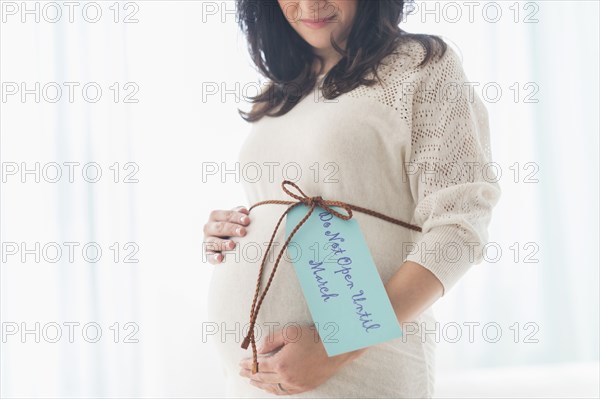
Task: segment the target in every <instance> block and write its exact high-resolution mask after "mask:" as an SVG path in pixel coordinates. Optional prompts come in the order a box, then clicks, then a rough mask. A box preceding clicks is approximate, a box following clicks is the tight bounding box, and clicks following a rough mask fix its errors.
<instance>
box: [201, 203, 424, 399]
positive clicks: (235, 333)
mask: <svg viewBox="0 0 600 399" xmlns="http://www.w3.org/2000/svg"><path fill="white" fill-rule="evenodd" d="M284 211H285V205H262V206H259V207H257V208H254V209H253V210H252V212H251V214H250V219H251V223H250V225H249V226H248V228H247V234H246V236H244V237H234V238H232V239H233V240H234V241H235V242H236V244H237V245H236V249H234V250H232V251H227V252H226V253H225V260H224V262H223V263H221V264H219V265H215V266H214V271H213V275H212V279H211V284H210V289H209V298H208V316H209V320H208V322H209V323H211V325H212V326H213V329H214V328H216V333H215V334H213V335H209V336H208V339H209V340H210V341H211V342H212V343H213V344H214V345H215V346H216V348H217V352H218V355H219V357H220V360H221V364H222V366H223V367H224V371H225V373H226V375H227V377H228V390H229V391H228V392H229V393H230V394H231V395H234V394H235V395H234V396H238V395H242V393H243V392H246V390H248V389H249V391H248V392H246V393H248V394H250V393H252V394H253V395H254V396H255V397H256V396H260V395H258V394H259V393H260V391H258V390H256V389H251V387H250V386H249V385H248V383H247V381H245V380H244V379H243V378H241V377H239V375H238V372H239V366H238V363H239V361H240V360H241V359H242V358H245V357H251V356H252V351H251V349H250V348H248V349H247V350H245V349H242V348H241V343H242V341H243V339H244V337H245V335H246V333H247V331H248V327H249V319H250V309H251V306H252V299H253V297H254V293H255V290H256V280H257V277H258V271H259V268H260V264H261V261H262V257H263V256H264V254H265V251H266V248H267V245H268V242H269V239H270V237H271V235H272V234H273V229H274V228H275V225H276V223H277V220H278V218H279V217H280V216H281V214H282V213H283V212H284ZM356 218H357V219H358V221H359V224H360V226H361V230H362V232H363V234H364V236H365V239H366V240H367V243H368V245H369V248H370V250H371V255H372V256H373V260H374V261H375V264H376V266H377V268H378V270H379V273H380V275H381V278H382V279H383V280H384V281H387V279H388V278H389V277H390V276H391V275H393V273H394V271H395V270H397V268H398V267H399V266H400V264H399V262H401V256H400V255H399V252H398V246H399V243H400V242H401V241H403V240H405V239H406V237H408V236H407V235H406V232H405V231H402V230H398V229H399V227H398V226H394V225H391V224H387V223H386V222H383V221H381V220H377V219H374V218H372V217H371V216H368V215H357V216H356ZM399 233H400V234H399ZM284 242H285V219H284V221H283V222H282V224H281V225H280V227H279V231H278V232H277V234H276V236H275V239H274V241H273V247H272V249H271V251H270V252H269V254H268V257H267V262H266V265H265V268H264V270H263V274H262V279H261V289H260V293H261V294H262V292H263V290H264V287H265V285H266V283H267V281H268V278H269V275H270V273H271V271H272V269H273V264H274V261H275V259H276V257H277V254H278V253H279V251H280V250H281V247H282V246H283V243H284ZM289 255H290V256H291V257H293V256H294V250H293V249H290V253H289ZM432 316H433V315H432V313H431V309H428V310H427V311H426V312H425V313H424V314H423V315H421V316H420V317H419V318H418V319H417V320H416V322H417V324H418V325H419V327H424V326H423V325H422V323H423V322H426V324H427V326H429V327H427V329H429V330H431V328H432V323H434V322H435V319H434V318H433V317H432ZM311 323H312V318H311V316H310V312H309V310H308V307H307V305H306V302H305V299H304V296H303V294H302V290H301V287H300V284H299V282H298V279H297V277H296V273H295V271H294V268H293V265H292V263H291V262H290V260H289V258H288V257H287V256H286V254H284V255H283V256H282V258H281V260H280V262H279V266H278V268H277V272H276V274H275V277H274V279H273V281H272V283H271V286H270V288H269V291H268V293H267V295H266V297H265V300H264V302H263V304H262V306H261V308H260V312H259V315H258V319H257V327H256V330H255V331H256V341H257V343H259V342H260V341H261V339H263V338H264V337H265V335H266V334H267V333H269V332H270V331H273V330H277V329H281V328H285V327H286V326H293V325H298V324H300V325H303V324H311ZM294 332H295V330H290V334H293V333H294ZM411 332H412V331H411ZM434 346H435V345H434V342H431V340H427V343H425V342H424V340H423V341H422V337H421V334H415V333H410V334H406V335H405V336H404V337H403V338H399V339H395V340H392V341H388V342H386V343H382V344H379V345H376V346H374V347H372V348H370V350H369V351H367V352H366V353H365V354H364V355H363V356H361V357H359V358H358V359H357V360H355V361H354V362H352V364H351V365H348V366H347V367H345V368H344V369H343V370H340V372H339V373H337V374H336V376H334V377H332V378H331V379H330V380H328V382H327V383H326V384H324V385H323V386H321V387H320V388H319V389H317V390H316V391H314V392H312V393H311V394H315V393H319V394H320V395H321V396H324V397H357V396H364V395H365V394H366V391H364V390H363V391H361V390H360V389H358V390H357V387H356V386H355V384H353V383H352V382H351V381H355V382H356V381H360V385H361V386H362V387H363V388H364V389H366V388H367V387H366V386H368V389H369V390H370V393H376V394H377V395H378V396H381V397H415V396H428V394H427V393H426V392H427V391H428V390H429V389H430V388H431V384H432V381H431V379H432V378H433V376H432V365H433V347H434ZM382 363H383V364H386V366H387V367H384V368H383V369H382V368H381V366H382ZM384 370H388V371H385V372H384ZM406 390H408V391H406ZM401 392H404V393H403V394H399V393H401ZM307 395H308V396H307V397H310V394H309V393H307ZM300 396H302V395H300Z"/></svg>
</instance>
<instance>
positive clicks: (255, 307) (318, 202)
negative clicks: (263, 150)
mask: <svg viewBox="0 0 600 399" xmlns="http://www.w3.org/2000/svg"><path fill="white" fill-rule="evenodd" d="M286 185H290V186H292V187H294V188H295V189H296V190H298V192H299V193H300V194H301V195H297V194H294V193H292V192H291V191H289V190H288V189H287V188H286ZM281 188H283V191H285V193H286V194H288V195H289V196H291V197H293V198H295V199H296V200H297V201H282V200H268V201H261V202H257V203H255V204H254V205H252V206H251V207H250V209H249V210H248V212H250V211H251V210H252V208H254V207H257V206H259V205H266V204H279V205H290V206H289V207H288V208H287V209H286V210H285V212H283V214H282V215H281V217H280V218H279V220H278V221H277V224H276V225H275V230H274V231H273V234H272V235H271V239H270V241H269V245H268V246H267V249H266V251H265V255H264V256H263V259H262V262H261V264H260V268H259V270H258V279H257V281H256V290H255V292H254V299H253V300H252V308H251V309H250V326H249V328H248V334H246V337H245V338H244V341H243V342H242V348H243V349H248V344H252V374H256V373H258V353H257V350H256V342H255V339H254V325H255V324H256V319H257V317H258V311H259V309H260V306H261V305H262V303H263V300H264V299H265V296H266V295H267V291H268V290H269V287H270V286H271V282H272V281H273V277H275V272H276V271H277V266H279V260H280V259H281V256H282V255H283V251H285V249H286V248H287V246H288V244H289V243H290V241H291V240H292V237H293V236H294V234H296V232H297V231H298V230H299V229H300V227H301V226H302V225H303V224H304V222H306V221H307V220H308V218H309V217H310V215H311V214H312V212H313V211H314V209H315V208H316V207H317V206H319V207H321V208H323V209H325V210H327V211H328V212H330V213H331V214H332V215H334V216H336V217H338V218H340V219H343V220H349V219H351V218H352V210H355V211H358V212H360V213H364V214H367V215H371V216H375V217H376V218H379V219H382V220H385V221H387V222H390V223H394V224H397V225H399V226H402V227H406V228H407V229H411V230H415V231H418V232H421V228H420V227H419V226H415V225H413V224H410V223H406V222H403V221H401V220H398V219H394V218H392V217H390V216H387V215H384V214H382V213H379V212H375V211H372V210H370V209H367V208H363V207H360V206H356V205H352V204H348V203H345V202H342V201H332V200H324V199H323V198H322V197H309V196H307V195H306V194H304V192H303V191H302V190H301V189H300V187H298V186H297V185H296V184H295V183H293V182H291V181H289V180H284V181H283V182H282V183H281ZM299 204H306V205H307V206H309V207H310V209H309V210H308V212H307V213H306V215H305V216H304V217H303V218H302V220H300V222H298V224H297V225H296V227H294V229H293V230H292V231H291V232H290V235H289V237H288V238H287V240H286V241H285V243H284V244H283V247H282V248H281V250H280V251H279V254H278V255H277V259H276V260H275V264H274V265H273V270H272V271H271V275H270V276H269V280H268V281H267V285H266V286H265V289H264V291H263V293H262V295H261V296H260V299H258V293H259V292H260V280H261V278H262V273H263V269H264V266H265V263H266V259H267V254H268V253H269V250H270V249H271V245H272V244H273V240H274V239H275V235H276V234H277V230H278V229H279V225H280V224H281V221H282V220H283V218H284V217H285V216H286V215H287V213H288V212H289V211H290V210H291V209H293V208H294V207H295V206H297V205H299ZM332 206H337V207H340V208H344V210H345V211H346V214H345V215H344V214H342V213H340V212H338V211H336V210H334V209H332V208H331V207H332Z"/></svg>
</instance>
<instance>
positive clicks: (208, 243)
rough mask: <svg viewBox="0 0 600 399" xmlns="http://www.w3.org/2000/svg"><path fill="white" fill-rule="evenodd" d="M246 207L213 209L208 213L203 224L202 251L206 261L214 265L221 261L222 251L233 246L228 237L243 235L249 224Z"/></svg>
mask: <svg viewBox="0 0 600 399" xmlns="http://www.w3.org/2000/svg"><path fill="white" fill-rule="evenodd" d="M248 215H249V211H248V209H246V207H244V206H238V207H236V208H233V209H231V210H214V211H212V212H211V213H210V216H209V218H208V222H207V223H206V224H205V225H204V229H203V230H204V237H205V239H204V252H205V254H206V255H207V258H208V262H209V263H211V264H213V265H216V264H219V263H221V262H222V261H223V259H224V258H225V255H224V254H222V253H221V252H222V251H228V250H231V249H233V248H235V242H234V241H233V240H229V239H228V238H230V237H243V236H245V235H246V233H247V231H246V227H245V226H247V225H249V224H250V217H249V216H248Z"/></svg>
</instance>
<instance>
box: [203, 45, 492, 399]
mask: <svg viewBox="0 0 600 399" xmlns="http://www.w3.org/2000/svg"><path fill="white" fill-rule="evenodd" d="M423 55H424V50H423V48H422V47H421V46H420V45H419V44H418V43H416V42H414V43H410V44H404V45H402V46H399V47H398V48H397V52H395V53H393V54H390V55H389V56H387V57H386V58H385V60H384V64H383V65H381V66H380V67H379V69H378V73H379V76H380V77H381V78H382V80H383V85H380V84H376V85H375V86H372V87H364V86H361V87H358V88H356V89H355V90H353V91H352V92H350V93H346V94H344V95H342V96H340V97H338V98H337V99H334V100H326V99H324V98H323V97H322V96H321V95H319V94H320V86H319V85H317V86H315V89H314V91H313V93H312V94H311V95H309V96H307V97H305V98H304V99H302V100H301V101H300V102H299V103H298V104H297V105H296V106H295V107H294V108H293V109H292V110H291V111H290V112H289V113H287V114H286V115H284V116H282V117H277V118H271V117H265V118H263V119H261V120H260V121H258V122H256V123H254V124H252V128H251V132H250V134H249V136H248V137H247V139H246V141H245V142H244V145H243V148H242V151H241V153H240V159H239V160H240V165H241V167H242V170H246V171H247V172H248V173H246V174H242V175H243V176H244V179H243V184H244V188H245V191H246V194H247V198H248V206H249V205H251V204H254V203H255V202H258V201H262V200H267V199H283V200H292V198H290V197H288V196H287V195H286V194H285V193H284V192H283V191H282V190H281V180H283V179H284V178H287V179H289V180H293V181H295V182H296V183H297V184H298V185H299V186H300V187H301V188H302V189H303V190H304V192H305V193H306V194H307V195H309V196H316V195H320V196H322V197H323V198H324V199H334V200H340V201H344V202H348V203H351V204H355V205H359V206H363V207H366V208H369V209H372V210H375V211H378V212H381V213H384V214H386V215H389V216H392V217H394V218H397V219H401V220H404V221H406V222H409V223H412V224H416V225H419V226H421V227H422V232H421V233H418V232H415V231H412V230H408V229H405V228H403V227H400V226H397V225H394V224H391V223H388V222H385V221H382V220H380V219H377V218H374V217H372V216H369V215H364V214H361V213H358V212H355V213H354V218H355V219H356V220H357V221H358V223H359V225H360V227H361V230H362V232H363V234H364V236H365V239H366V240H367V244H368V246H369V249H370V251H371V254H372V256H373V260H374V261H375V264H376V265H377V268H378V271H379V273H380V276H381V279H382V280H383V282H384V283H385V282H387V280H388V279H389V278H390V277H391V276H392V275H393V274H394V273H395V272H396V271H397V270H398V268H399V267H401V265H402V264H403V262H404V261H405V260H410V261H413V262H416V263H418V264H420V265H422V266H424V267H426V268H427V269H429V270H430V271H431V272H432V273H433V274H434V275H435V276H436V277H437V278H438V279H439V280H440V281H441V282H442V284H443V286H444V292H445V293H447V292H448V290H450V289H451V288H452V287H454V285H455V284H456V283H457V281H458V280H459V279H460V278H461V277H462V276H463V275H464V274H465V273H466V272H467V271H468V269H469V268H470V267H472V266H473V265H474V264H477V263H480V262H481V260H482V247H483V245H484V244H485V243H486V242H487V240H488V232H487V228H488V224H489V221H490V218H491V213H492V208H493V207H494V205H495V204H496V203H497V201H498V199H499V197H500V193H501V192H500V187H499V185H498V183H497V181H496V178H495V175H493V169H490V168H487V169H486V168H483V167H484V166H486V164H488V163H489V162H491V151H490V144H489V132H488V119H487V111H486V109H485V106H484V105H483V103H482V101H481V100H480V98H479V97H478V96H477V95H476V94H475V93H473V92H472V91H471V90H469V87H470V86H469V84H468V80H467V79H466V77H465V74H464V71H463V68H462V65H461V61H460V59H459V57H458V56H457V54H456V52H455V51H454V50H453V49H452V48H448V50H447V52H446V54H445V55H444V56H443V57H442V58H441V59H439V60H435V59H434V60H432V61H431V62H430V63H428V64H427V65H425V66H424V67H417V65H418V63H419V62H420V60H421V59H422V57H423ZM320 82H322V79H321V80H320ZM244 167H246V168H245V169H244ZM250 171H251V173H250ZM482 171H485V173H482ZM284 210H285V206H283V205H263V206H259V207H257V208H255V209H253V210H252V212H251V214H250V218H251V224H250V226H249V228H248V234H247V235H246V236H245V237H242V238H239V239H236V241H237V248H236V249H235V250H233V251H230V252H231V253H226V254H225V261H224V263H223V264H221V265H218V266H216V267H215V269H214V274H213V278H212V281H211V289H210V293H209V314H210V319H209V322H210V323H214V324H215V325H218V326H219V333H218V334H216V335H214V336H212V341H213V342H214V344H215V345H216V346H217V349H218V353H219V355H220V357H221V365H222V368H223V371H224V373H225V375H226V376H227V381H228V383H227V384H228V385H227V394H228V396H230V397H271V396H272V395H270V394H268V393H266V392H263V391H261V390H258V389H256V388H255V387H253V386H251V385H250V384H249V383H248V382H247V379H245V378H242V377H240V376H239V375H238V372H239V367H238V362H239V360H240V359H241V358H242V357H249V356H251V351H250V350H249V349H248V350H247V351H246V350H243V349H241V348H240V343H241V340H242V339H243V337H244V335H245V333H246V331H247V328H248V319H249V311H250V307H251V301H252V297H253V294H254V289H255V284H256V277H257V273H258V268H259V266H260V259H261V257H262V255H263V254H264V251H265V248H266V243H267V242H268V241H269V238H270V236H271V234H272V232H273V228H274V226H275V222H276V220H277V218H278V217H279V216H280V215H281V213H282V212H283V211H284ZM284 231H285V226H281V227H280V229H279V233H278V234H277V235H276V237H275V245H276V246H275V253H274V254H272V255H271V256H270V257H269V259H270V262H269V263H268V264H267V266H266V270H265V272H264V274H263V280H262V287H264V285H265V284H266V280H267V277H268V274H269V273H270V271H271V269H272V266H273V263H274V259H275V255H276V253H277V252H278V251H279V248H281V246H282V244H283V242H284ZM290 251H291V249H290ZM289 256H290V257H293V256H294V255H293V254H291V253H290V255H289ZM311 322H312V319H311V317H310V313H309V311H308V308H307V305H306V302H305V300H304V298H303V296H302V291H301V288H300V285H299V283H298V280H297V278H296V276H295V272H294V270H293V267H292V264H291V263H290V262H289V258H287V259H286V257H284V258H283V259H282V262H281V263H280V265H279V268H278V271H277V274H276V276H275V279H274V281H273V284H272V286H271V288H270V289H269V292H268V294H267V297H266V299H265V302H264V304H263V306H262V308H261V310H260V313H259V317H258V320H257V329H260V330H261V331H262V334H260V333H258V334H257V341H258V342H260V340H261V338H263V337H264V334H265V333H266V332H268V331H269V326H274V327H275V329H278V328H283V327H284V326H285V325H286V323H292V324H293V323H299V324H310V323H311ZM434 322H435V318H434V315H433V312H432V310H431V309H428V310H427V311H425V312H424V313H423V314H422V315H421V316H420V317H419V318H418V320H416V321H415V327H416V330H411V331H410V333H405V336H404V337H402V338H399V339H396V340H392V341H389V342H386V343H383V344H380V345H376V346H373V347H370V348H369V350H368V351H367V352H365V353H364V354H363V355H362V356H361V357H359V358H358V359H356V360H355V361H353V362H351V363H349V364H347V365H346V366H345V367H344V368H342V369H341V370H340V371H339V372H338V373H337V374H336V375H335V376H334V377H332V378H331V379H329V380H328V381H327V382H326V383H324V384H323V385H321V386H320V387H318V388H317V389H315V390H313V391H311V392H306V393H304V394H300V395H296V396H295V397H322V398H329V397H393V398H399V397H411V398H412V397H431V396H432V395H433V386H434V359H435V357H434V348H435V344H436V343H435V339H434V336H433V335H432V334H429V335H425V334H422V333H421V332H422V331H423V329H425V328H427V329H429V330H433V329H435V326H434V325H433V323H434ZM288 325H290V324H288ZM259 362H260V359H259Z"/></svg>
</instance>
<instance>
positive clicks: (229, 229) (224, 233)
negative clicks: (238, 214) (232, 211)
mask: <svg viewBox="0 0 600 399" xmlns="http://www.w3.org/2000/svg"><path fill="white" fill-rule="evenodd" d="M204 235H205V236H206V237H210V236H214V237H232V236H235V237H243V236H245V235H246V228H245V227H244V226H242V225H239V224H237V223H231V222H208V223H206V224H205V225H204Z"/></svg>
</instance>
